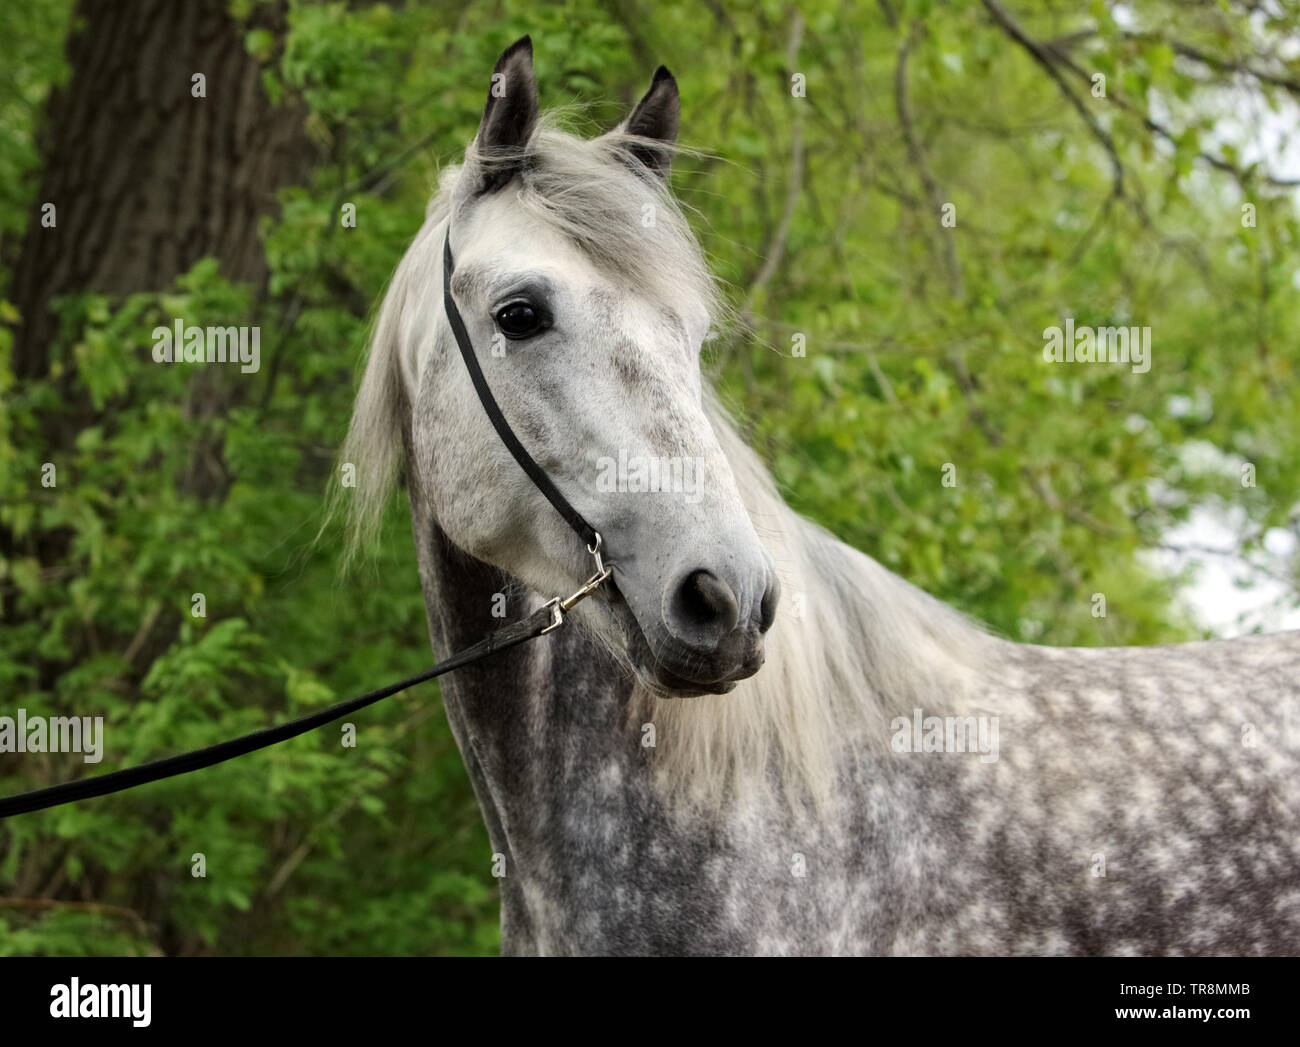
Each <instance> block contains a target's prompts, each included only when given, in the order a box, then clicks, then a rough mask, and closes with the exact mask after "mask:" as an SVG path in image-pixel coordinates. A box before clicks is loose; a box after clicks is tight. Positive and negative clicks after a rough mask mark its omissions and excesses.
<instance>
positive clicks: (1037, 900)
mask: <svg viewBox="0 0 1300 1047" xmlns="http://www.w3.org/2000/svg"><path fill="white" fill-rule="evenodd" d="M491 85H492V86H491V88H490V91H489V95H488V101H487V105H486V108H485V111H484V114H483V120H482V124H481V126H480V128H479V130H478V134H477V136H476V137H475V139H474V141H473V143H472V144H471V145H470V146H469V148H468V150H467V151H466V154H465V158H464V162H463V164H461V165H459V166H456V167H453V168H450V169H448V170H447V171H446V172H445V173H444V175H443V177H442V179H441V184H440V186H439V188H438V191H437V194H436V196H435V198H434V199H433V201H432V202H431V204H430V207H429V210H428V215H427V221H426V222H425V224H424V226H423V228H422V229H421V230H420V232H419V233H418V234H417V236H416V238H415V240H414V243H413V244H412V245H411V247H410V249H409V250H408V252H407V254H406V256H405V257H404V258H403V260H402V262H401V264H400V266H399V268H398V270H397V272H396V274H395V276H394V279H393V281H392V284H391V287H390V289H389V291H388V293H387V296H386V298H385V300H384V303H383V306H382V308H381V310H380V313H379V317H378V320H377V323H376V328H375V333H374V337H373V343H372V345H371V349H370V354H369V359H368V362H367V366H366V372H365V376H364V379H363V381H362V385H361V388H360V392H359V394H358V398H357V402H356V408H355V413H354V416H353V421H352V426H351V430H350V433H349V439H348V442H347V444H346V447H345V449H344V459H345V460H347V461H350V462H353V463H354V464H355V465H356V467H357V470H358V474H357V475H358V477H359V486H358V487H357V488H356V490H355V491H354V492H349V493H350V494H351V495H352V496H353V505H352V509H353V511H354V529H355V532H356V534H355V535H354V537H356V536H364V534H365V532H366V531H367V530H368V529H369V528H370V527H371V526H372V525H373V524H374V523H375V521H376V519H377V518H378V514H379V512H380V510H381V508H382V505H383V503H384V502H385V500H386V499H387V498H388V497H389V496H390V494H391V492H392V489H393V487H394V486H395V484H396V482H397V477H398V475H399V473H401V474H402V475H404V477H405V481H406V484H407V487H408V489H409V492H410V501H411V519H412V524H413V529H414V534H415V546H416V554H417V558H418V561H419V570H420V577H421V580H422V583H423V588H424V594H425V599H426V601H427V604H428V615H429V625H430V633H431V638H432V643H433V647H434V650H435V651H438V652H448V651H452V650H456V649H459V648H461V647H464V646H466V645H468V644H469V643H471V642H473V641H475V640H477V639H478V638H479V637H481V636H483V635H484V634H486V633H488V632H490V631H492V630H493V629H494V628H496V627H499V626H500V625H501V624H502V621H501V618H502V611H503V609H505V610H506V611H507V612H508V614H509V617H511V618H514V617H518V616H521V615H523V614H524V613H526V612H530V611H532V610H534V609H536V608H537V607H538V606H540V604H541V603H542V601H544V600H545V599H546V598H547V597H550V596H556V595H563V594H565V593H568V592H571V591H572V590H573V589H574V588H575V586H576V585H577V584H578V583H580V582H581V581H582V579H583V578H585V577H587V575H588V574H589V573H590V566H589V564H590V558H589V557H588V554H587V553H586V551H584V549H583V548H582V543H581V542H580V541H578V540H577V539H576V538H575V536H574V535H573V533H572V532H571V531H570V530H569V529H568V527H567V526H566V525H565V523H564V521H563V520H562V519H561V518H560V517H559V516H558V514H557V513H555V512H554V511H553V509H552V508H551V506H550V505H548V504H547V502H546V501H545V500H544V499H543V497H542V495H541V494H540V493H539V492H538V490H537V488H536V487H535V486H534V485H533V484H532V483H531V482H529V480H528V478H527V477H526V476H525V474H524V473H523V471H522V470H521V468H520V467H519V465H517V464H516V462H515V460H514V459H512V458H511V456H510V454H509V453H508V452H507V450H506V448H505V447H504V446H503V444H502V442H501V441H500V440H499V439H498V437H497V434H496V433H495V432H494V431H493V429H492V427H491V425H490V424H489V420H488V418H487V417H486V415H485V414H484V411H483V408H482V406H481V405H480V402H479V400H478V398H477V397H476V395H475V392H474V389H473V388H472V386H471V382H470V378H469V375H468V374H467V372H466V369H465V367H464V366H463V363H462V361H461V360H460V358H459V357H458V354H457V349H456V345H455V343H454V341H453V339H452V333H451V331H450V329H449V327H448V322H447V317H446V314H445V312H444V310H443V308H442V301H441V280H442V257H441V248H442V243H443V237H444V234H445V233H446V231H447V230H448V223H450V231H451V233H450V243H451V247H452V249H453V251H454V256H455V258H456V267H455V271H454V277H453V280H452V291H453V293H454V296H455V300H456V302H457V303H458V308H459V310H460V311H461V312H462V313H463V314H464V316H465V323H466V325H467V328H468V332H469V335H470V338H471V339H472V342H473V345H474V346H475V350H476V355H477V357H478V358H479V360H480V362H481V365H482V368H483V370H484V372H485V374H486V377H487V379H488V382H489V383H490V385H491V387H492V389H493V391H494V392H495V394H496V398H497V400H498V401H499V403H500V404H501V407H502V410H503V411H504V413H505V415H506V416H507V418H508V420H509V422H510V424H511V426H512V427H513V428H514V429H515V431H516V432H517V433H518V434H519V437H520V439H521V440H522V442H523V443H524V445H525V446H526V447H527V448H528V450H529V451H530V452H531V454H532V455H533V457H534V458H535V459H536V460H537V462H538V463H539V464H540V465H541V466H542V468H543V469H544V470H545V471H546V473H547V474H548V475H549V476H550V477H551V478H552V479H553V480H554V482H555V483H556V485H557V486H558V487H559V488H560V489H561V490H562V491H563V493H564V495H565V497H566V498H567V499H568V500H569V501H570V502H571V503H572V504H573V505H574V506H575V507H577V508H578V509H579V510H580V512H581V513H582V515H583V516H585V517H586V518H587V519H588V520H590V521H591V522H592V524H593V525H594V526H595V527H596V529H597V530H599V531H600V532H601V533H602V535H603V539H604V543H605V550H606V552H607V559H608V562H609V563H610V564H611V565H612V568H613V578H612V581H611V583H609V584H606V585H605V586H603V587H602V588H601V589H600V590H599V591H598V592H597V593H596V594H595V595H594V596H593V597H591V598H590V599H589V600H587V601H586V602H585V603H584V604H582V605H581V606H580V607H579V608H577V609H576V610H575V612H574V621H573V623H572V624H570V625H568V626H567V627H565V628H563V629H560V630H559V631H557V632H555V633H553V634H550V635H548V636H547V637H545V638H544V639H541V640H539V641H536V642H534V643H533V644H531V645H528V646H526V647H523V648H518V649H515V650H514V651H512V652H510V653H509V654H507V655H504V656H502V657H500V658H499V659H498V660H496V661H494V662H492V663H490V664H485V665H483V666H476V667H473V668H471V669H467V670H464V671H462V672H460V673H459V674H456V675H454V676H452V677H450V678H448V679H447V680H446V681H445V682H444V684H443V697H444V701H445V705H446V711H447V716H448V719H449V721H450V725H451V728H452V731H453V732H454V734H455V737H456V741H457V742H458V744H459V746H460V750H461V752H462V754H463V756H464V759H465V765H466V767H467V769H468V771H469V775H470V778H471V780H472V782H473V785H474V789H475V792H476V793H477V796H478V801H479V803H480V805H481V807H482V811H483V817H484V819H485V821H486V824H487V829H488V834H489V836H490V838H491V842H492V847H493V850H494V852H495V854H494V855H493V856H491V860H493V861H494V862H495V866H496V872H497V873H498V874H503V875H500V879H499V883H500V889H501V937H502V949H503V951H504V952H506V953H511V954H519V953H544V954H578V953H600V954H633V953H657V954H678V953H690V954H717V953H723V954H735V953H739V954H750V953H759V954H821V953H859V954H860V953H875V954H954V953H956V954H1189V955H1190V954H1263V953H1267V954H1276V953H1295V952H1297V951H1300V860H1298V859H1300V760H1298V759H1297V757H1298V756H1300V748H1298V747H1297V744H1296V735H1297V727H1298V726H1300V722H1298V720H1300V711H1298V710H1297V698H1298V697H1300V633H1290V634H1282V635H1275V636H1269V637H1259V638H1248V639H1239V640H1233V641H1230V642H1212V643H1192V644H1183V645H1178V646H1168V647H1154V648H1132V649H1052V648H1045V647H1035V646H1026V645H1020V644H1015V643H1010V642H1006V641H1004V640H1001V639H998V638H996V637H994V636H991V635H989V634H988V633H987V632H986V631H984V630H982V629H981V628H980V627H979V626H978V625H976V624H974V623H973V622H970V621H968V620H967V619H966V618H964V617H963V616H961V615H959V614H958V613H956V612H955V611H953V610H951V609H949V608H947V607H945V606H944V605H943V604H941V603H939V602H937V601H935V600H933V599H932V598H931V597H929V596H927V595H926V594H924V593H922V592H920V591H919V590H917V589H915V588H913V587H912V586H910V585H909V584H908V583H906V582H904V581H903V580H902V579H900V578H898V577H897V576H895V575H893V574H891V573H890V572H889V571H887V570H885V569H884V568H882V567H881V566H880V565H879V564H877V563H876V562H875V561H873V560H872V559H870V558H869V557H867V556H865V555H863V554H861V553H859V552H858V551H856V550H854V549H852V548H849V547H847V546H846V545H844V544H842V543H840V542H839V541H837V540H836V539H835V538H833V537H832V536H831V535H829V534H827V533H826V532H825V531H823V530H821V529H819V528H818V527H816V526H814V525H813V524H811V523H809V522H807V521H806V520H804V519H802V518H800V517H799V516H798V515H796V514H795V513H794V512H792V511H791V510H790V509H788V508H787V507H786V506H785V505H784V504H783V502H782V501H781V499H780V498H779V496H778V495H777V493H776V491H775V488H774V486H773V484H772V482H771V480H770V478H769V477H768V475H767V473H766V472H765V471H764V469H763V467H762V466H761V465H760V464H759V462H758V460H757V459H756V457H755V455H754V454H753V453H752V452H751V451H750V449H749V448H748V447H746V446H745V444H744V443H743V442H742V441H741V440H740V439H739V438H738V436H737V434H736V432H735V430H734V428H733V427H732V425H731V424H730V423H729V421H728V420H727V417H726V415H725V414H724V412H723V411H722V410H721V409H720V408H719V407H718V405H717V403H716V402H715V400H714V398H713V397H712V395H711V393H710V392H709V390H708V389H707V388H706V387H705V385H704V383H703V381H702V377H701V373H700V368H699V362H698V353H699V350H700V347H701V343H702V341H703V340H704V339H705V337H706V334H707V333H708V331H709V329H710V325H711V323H713V322H714V321H715V319H716V318H717V317H718V316H719V310H720V308H721V304H720V298H719V295H718V293H717V291H716V290H715V285H714V281H713V279H712V278H711V276H710V273H709V270H708V267H707V266H706V264H705V261H704V260H703V257H702V255H701V252H700V249H699V247H698V245H697V243H696V241H695V239H694V238H693V236H692V234H691V231H690V229H689V227H688V225H687V223H686V221H685V220H684V218H683V215H682V212H681V210H680V208H679V207H678V206H677V204H676V203H675V202H674V200H673V197H672V196H671V194H670V193H669V191H668V187H667V174H668V169H669V164H670V160H671V156H672V153H673V149H674V142H675V138H676V134H677V129H678V112H679V109H678V106H679V102H678V92H677V85H676V83H675V81H674V80H673V78H672V77H671V76H670V75H669V73H668V72H667V70H665V69H662V68H661V69H660V70H659V71H658V72H657V73H656V74H655V77H654V80H653V83H652V84H651V86H650V88H649V90H648V92H647V93H646V95H645V96H644V98H642V100H641V101H640V103H639V104H638V105H637V106H636V107H635V109H634V110H633V112H632V113H631V115H630V116H629V117H628V119H627V120H626V122H625V123H624V124H622V125H620V127H619V128H617V129H616V130H614V131H613V132H611V133H609V134H606V135H603V136H601V137H598V138H595V139H594V140H583V139H580V138H577V137H574V136H572V135H570V134H567V133H565V132H563V131H561V130H559V129H557V128H556V127H555V126H553V124H552V123H551V122H549V121H548V120H546V119H543V118H539V115H538V94H537V86H536V82H535V79H534V75H533V64H532V48H531V44H530V43H529V42H528V40H527V38H525V39H524V40H521V41H520V42H519V43H517V44H515V45H514V46H513V47H511V48H510V49H508V50H507V51H506V52H505V53H504V54H503V55H502V56H501V59H500V61H499V62H498V64H497V67H496V70H495V73H494V75H493V77H492V81H491ZM1288 732H1290V733H1288ZM489 860H490V859H489V856H487V855H485V856H484V861H485V869H486V866H487V863H488V861H489Z"/></svg>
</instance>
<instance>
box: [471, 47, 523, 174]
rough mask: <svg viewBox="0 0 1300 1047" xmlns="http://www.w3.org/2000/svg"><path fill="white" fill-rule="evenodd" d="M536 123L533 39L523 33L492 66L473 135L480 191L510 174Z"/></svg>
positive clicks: (518, 162)
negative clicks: (485, 94) (481, 117)
mask: <svg viewBox="0 0 1300 1047" xmlns="http://www.w3.org/2000/svg"><path fill="white" fill-rule="evenodd" d="M536 126H537V78H536V77H535V76H534V75H533V41H532V39H531V38H530V37H527V36H523V37H520V38H519V39H518V40H516V41H515V42H514V43H513V44H511V45H510V46H509V47H507V48H506V49H505V50H504V51H502V52H501V57H500V58H498V59H497V64H496V68H495V69H493V70H492V86H491V87H489V88H488V97H487V104H486V105H485V106H484V107H483V120H482V122H480V124H479V128H478V135H477V136H476V137H475V139H474V153H475V158H476V159H477V161H478V163H479V165H480V167H481V177H480V180H479V185H478V191H479V192H480V193H490V192H492V191H493V190H494V189H500V188H501V187H502V186H503V185H505V184H506V183H507V182H508V181H510V179H511V178H513V177H514V175H515V172H516V171H518V170H519V166H520V165H521V164H522V163H523V158H524V147H525V146H526V145H527V144H528V139H529V138H531V137H532V134H533V128H534V127H536Z"/></svg>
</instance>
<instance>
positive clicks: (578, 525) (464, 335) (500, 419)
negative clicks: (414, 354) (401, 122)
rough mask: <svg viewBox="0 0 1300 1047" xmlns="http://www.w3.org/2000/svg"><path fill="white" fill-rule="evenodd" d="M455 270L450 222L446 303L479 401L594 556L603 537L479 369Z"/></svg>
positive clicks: (444, 276)
mask: <svg viewBox="0 0 1300 1047" xmlns="http://www.w3.org/2000/svg"><path fill="white" fill-rule="evenodd" d="M455 267H456V263H455V261H453V259H452V257H451V225H450V223H448V226H447V236H446V238H445V239H444V240H443V242H442V304H443V308H444V309H446V311H447V320H448V322H449V323H450V324H451V333H452V334H454V335H455V336H456V345H457V346H459V347H460V355H461V358H462V359H463V360H464V361H465V369H466V370H467V371H469V377H470V380H471V381H472V382H473V383H474V390H475V392H477V393H478V398H479V402H480V403H482V404H483V410H484V411H486V412H487V416H488V420H489V421H491V423H492V428H494V429H495V430H496V431H497V435H498V436H499V437H501V442H502V443H503V444H505V445H506V449H507V450H508V451H509V452H510V453H511V454H512V455H514V458H515V461H516V462H518V463H519V467H520V468H521V469H523V471H524V472H526V473H527V474H528V478H529V479H530V480H532V481H533V485H534V486H535V487H536V488H537V489H538V490H539V491H541V492H542V494H544V495H546V500H547V501H548V502H550V503H551V504H552V505H553V506H555V511H556V512H558V513H559V514H560V515H561V516H563V517H564V519H565V520H567V521H568V523H569V526H570V527H572V528H573V529H574V530H575V531H576V532H577V533H578V537H579V538H581V539H582V540H583V542H585V543H586V546H587V551H588V552H590V553H592V554H593V555H594V554H595V552H596V550H597V549H598V548H599V546H600V536H599V535H598V534H597V533H596V529H595V528H594V527H592V526H591V524H589V523H587V521H586V520H585V519H583V516H582V514H581V513H580V512H578V510H577V509H575V508H574V507H573V506H572V505H571V504H570V503H569V500H568V499H567V498H565V497H564V495H562V494H561V493H560V490H559V488H558V487H556V486H555V484H554V483H553V482H552V480H551V478H550V477H549V476H547V475H546V472H545V470H543V469H542V467H541V466H540V465H538V464H537V463H536V462H535V461H534V460H533V456H532V455H530V454H529V453H528V451H527V449H526V448H525V447H524V445H523V444H521V443H520V442H519V437H517V436H515V433H514V430H513V429H511V428H510V423H509V422H507V421H506V416H505V415H504V414H502V413H501V406H500V404H498V403H497V401H496V397H495V396H493V395H492V390H491V388H489V386H488V384H487V379H486V378H484V377H483V369H482V368H481V367H480V366H479V363H478V357H476V356H475V355H474V346H473V344H472V343H471V342H470V339H469V332H468V331H467V330H466V329H465V321H464V320H462V319H461V315H460V310H459V309H458V308H456V299H454V298H453V297H452V294H451V276H452V273H453V272H454V271H455Z"/></svg>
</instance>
